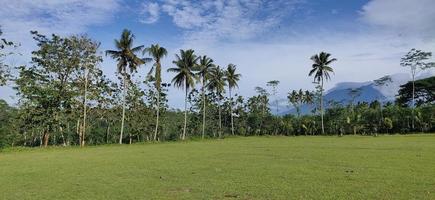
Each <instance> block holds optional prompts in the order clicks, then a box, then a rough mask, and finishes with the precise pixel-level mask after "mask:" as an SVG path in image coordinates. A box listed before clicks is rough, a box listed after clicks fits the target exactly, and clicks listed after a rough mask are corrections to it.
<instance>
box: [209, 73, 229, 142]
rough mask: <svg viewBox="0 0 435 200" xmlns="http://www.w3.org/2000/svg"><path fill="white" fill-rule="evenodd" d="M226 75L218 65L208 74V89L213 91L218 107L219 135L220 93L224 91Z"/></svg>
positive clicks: (220, 119)
mask: <svg viewBox="0 0 435 200" xmlns="http://www.w3.org/2000/svg"><path fill="white" fill-rule="evenodd" d="M226 83H227V81H226V77H225V72H224V70H222V69H221V68H220V67H219V66H217V67H216V68H213V70H212V71H211V74H210V81H209V83H208V85H207V87H208V89H209V90H211V91H215V92H216V95H217V98H218V107H219V137H222V114H221V113H222V108H221V107H222V106H221V100H222V93H224V91H225V86H226Z"/></svg>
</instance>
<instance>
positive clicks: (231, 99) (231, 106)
mask: <svg viewBox="0 0 435 200" xmlns="http://www.w3.org/2000/svg"><path fill="white" fill-rule="evenodd" d="M229 93H230V115H231V134H232V135H234V118H233V97H232V96H231V87H229Z"/></svg>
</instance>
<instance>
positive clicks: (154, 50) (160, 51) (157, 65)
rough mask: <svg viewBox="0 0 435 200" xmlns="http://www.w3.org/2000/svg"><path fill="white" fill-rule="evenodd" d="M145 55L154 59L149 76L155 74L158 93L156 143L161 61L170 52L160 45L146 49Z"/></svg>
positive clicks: (155, 138)
mask: <svg viewBox="0 0 435 200" xmlns="http://www.w3.org/2000/svg"><path fill="white" fill-rule="evenodd" d="M143 54H148V55H149V56H151V57H152V59H153V60H154V65H153V67H151V70H150V72H149V74H150V75H151V74H152V73H153V72H155V73H154V79H155V82H154V87H155V88H156V93H157V103H156V104H157V106H156V109H157V110H156V129H155V131H154V141H156V140H157V133H158V130H159V115H160V93H161V85H162V75H161V73H162V65H161V62H160V61H161V59H162V58H163V57H165V56H166V55H167V54H168V51H167V50H166V49H165V48H163V47H161V46H159V45H158V44H153V45H151V46H150V47H148V48H145V49H144V50H143Z"/></svg>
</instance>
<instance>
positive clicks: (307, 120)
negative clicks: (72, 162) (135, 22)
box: [0, 30, 435, 147]
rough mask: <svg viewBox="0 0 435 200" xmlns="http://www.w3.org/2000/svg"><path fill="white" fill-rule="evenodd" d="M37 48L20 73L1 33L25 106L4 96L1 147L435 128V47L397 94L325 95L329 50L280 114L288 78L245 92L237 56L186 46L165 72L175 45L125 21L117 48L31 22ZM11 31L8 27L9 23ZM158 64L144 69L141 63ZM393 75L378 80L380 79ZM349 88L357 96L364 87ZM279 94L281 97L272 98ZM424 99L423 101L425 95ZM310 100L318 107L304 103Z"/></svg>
mask: <svg viewBox="0 0 435 200" xmlns="http://www.w3.org/2000/svg"><path fill="white" fill-rule="evenodd" d="M31 34H32V36H33V39H34V41H35V42H36V44H37V49H36V50H35V51H33V52H32V59H31V63H30V64H29V65H28V66H27V65H25V66H19V67H16V69H17V71H18V74H17V76H16V77H14V76H12V74H11V73H10V70H9V66H8V65H6V64H4V63H5V62H4V58H6V57H7V56H8V55H9V53H5V51H6V49H7V48H8V47H12V46H14V43H12V42H9V41H7V40H6V39H4V38H2V39H1V42H2V43H1V45H0V49H1V52H0V66H1V68H0V80H1V81H0V84H2V85H5V84H8V83H9V84H11V85H13V87H14V89H15V90H16V92H17V96H18V106H17V107H11V106H9V105H7V104H6V102H5V101H3V100H2V101H0V110H1V115H0V147H4V146H45V147H46V146H48V145H62V146H68V145H80V146H85V145H86V144H90V145H97V144H109V143H120V144H122V143H130V144H131V143H133V142H143V141H167V140H185V139H186V138H188V137H191V138H195V137H198V138H202V139H204V138H223V137H225V136H227V135H244V136H248V135H287V136H296V135H331V134H337V135H345V134H363V135H377V134H378V133H411V132H431V131H434V130H435V116H434V115H435V105H434V96H435V95H434V91H435V90H434V81H433V78H432V79H425V80H415V74H416V72H417V70H425V69H428V68H430V67H433V66H434V64H433V63H431V62H428V59H430V57H431V55H432V54H431V53H430V52H423V51H420V50H415V49H412V50H411V51H410V52H409V53H408V54H407V55H406V56H405V57H404V58H403V59H402V60H401V65H402V66H404V67H410V69H411V75H412V78H413V79H412V81H411V82H410V83H408V84H405V85H403V86H402V87H401V90H400V91H399V95H398V98H397V101H396V102H387V103H385V102H384V101H382V99H379V100H375V101H373V102H353V101H351V102H347V103H342V102H332V101H329V102H324V84H325V83H326V81H328V80H330V79H331V77H332V75H333V72H334V70H333V67H332V64H333V63H334V62H336V61H337V59H335V58H332V57H331V54H329V53H326V52H321V53H319V54H316V55H314V56H312V57H311V60H312V62H313V64H312V66H311V69H307V72H308V76H311V77H312V78H313V80H314V82H313V83H314V84H315V88H316V89H315V90H313V91H309V90H306V91H303V90H302V89H300V90H294V91H290V92H289V94H288V96H287V99H288V104H289V106H291V107H294V108H295V110H296V113H295V115H294V114H287V115H285V116H278V115H273V114H272V113H271V108H273V107H275V106H276V110H277V113H278V109H279V106H278V101H277V97H276V94H277V91H276V88H277V86H278V85H279V81H278V80H273V81H269V82H267V83H266V86H268V87H269V88H268V89H267V88H266V89H265V88H263V87H256V88H255V91H256V93H257V94H256V95H254V96H252V97H248V98H245V97H243V96H240V95H238V94H237V93H235V90H236V89H237V88H238V82H239V80H240V79H241V78H242V76H241V74H239V73H238V72H237V71H238V70H237V67H236V65H234V64H228V65H227V66H226V67H220V66H219V65H217V64H216V63H215V61H214V60H213V59H212V58H210V57H208V56H207V55H197V54H196V53H195V51H194V50H192V49H187V50H180V52H179V53H178V54H176V55H175V59H174V60H173V61H172V64H173V66H172V67H170V68H169V69H168V70H167V73H171V74H173V79H172V80H171V81H170V82H164V81H163V80H162V73H163V72H162V60H163V59H165V58H166V57H167V56H168V55H167V54H168V51H167V50H166V49H165V48H164V47H161V46H160V45H158V44H153V45H150V46H149V47H145V46H144V45H138V46H136V45H135V36H134V34H132V33H131V31H129V30H124V31H123V32H122V33H121V36H120V38H119V39H115V40H114V46H115V48H114V49H113V50H105V51H104V52H102V51H101V50H100V43H99V42H97V41H95V40H93V39H91V38H89V37H88V36H86V35H74V36H68V37H62V36H58V35H55V34H53V35H51V36H46V35H42V34H40V33H38V32H36V31H32V32H31ZM0 36H1V32H0ZM105 56H107V57H109V58H110V59H113V60H115V61H116V63H117V65H116V69H117V70H116V75H117V77H118V81H117V82H115V81H112V80H110V79H109V78H107V77H106V75H105V74H104V73H103V71H102V70H101V63H102V61H103V59H104V57H105ZM143 66H145V67H148V69H149V72H148V73H147V74H145V76H138V69H139V68H140V67H143ZM389 81H391V79H389V78H388V77H384V78H383V79H379V80H376V81H375V83H376V84H379V85H384V84H387V83H388V82H389ZM172 86H173V87H176V88H179V89H181V90H183V92H184V110H178V109H171V108H169V106H168V99H167V93H168V91H169V88H170V87H172ZM349 95H350V96H352V97H356V96H357V95H358V91H357V90H350V91H349ZM271 96H274V97H275V102H273V101H270V98H271ZM416 102H417V103H416ZM303 105H310V107H312V108H313V109H311V111H310V112H309V113H306V112H305V113H302V112H301V107H302V106H303Z"/></svg>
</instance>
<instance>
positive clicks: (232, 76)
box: [225, 64, 242, 135]
mask: <svg viewBox="0 0 435 200" xmlns="http://www.w3.org/2000/svg"><path fill="white" fill-rule="evenodd" d="M225 76H226V80H227V82H228V92H229V95H230V114H231V134H232V135H234V115H233V97H232V96H231V89H233V88H237V87H239V85H238V84H237V82H238V81H239V80H240V77H241V76H242V75H241V74H237V73H236V65H233V64H229V65H228V67H227V71H226V75H225Z"/></svg>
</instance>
